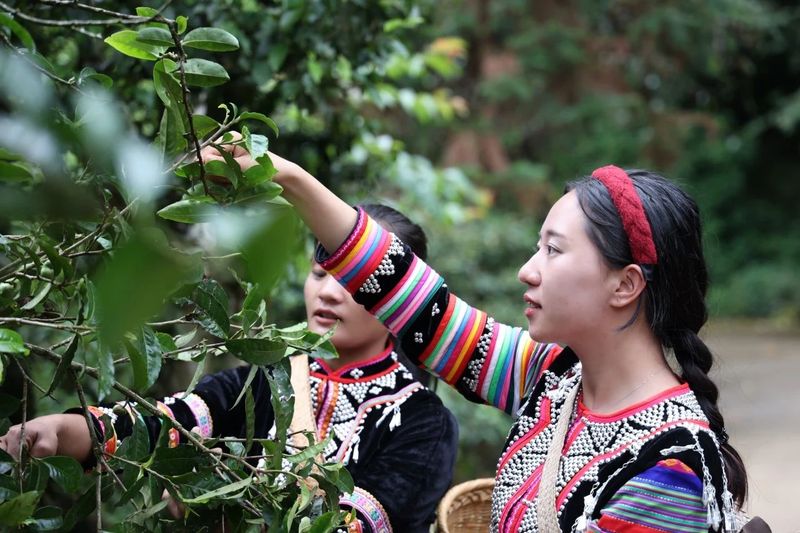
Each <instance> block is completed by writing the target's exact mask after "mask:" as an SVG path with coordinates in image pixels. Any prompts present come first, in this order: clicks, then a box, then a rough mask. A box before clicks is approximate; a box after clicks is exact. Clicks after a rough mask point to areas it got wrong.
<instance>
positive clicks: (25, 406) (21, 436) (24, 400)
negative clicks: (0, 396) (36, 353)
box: [14, 358, 28, 492]
mask: <svg viewBox="0 0 800 533" xmlns="http://www.w3.org/2000/svg"><path fill="white" fill-rule="evenodd" d="M14 362H15V363H17V366H18V367H19V369H20V370H22V364H21V363H20V362H19V360H18V359H17V358H14ZM23 375H24V372H23ZM27 421H28V380H27V379H23V380H22V423H21V424H20V428H19V443H20V446H19V491H20V492H23V490H22V473H23V471H24V470H25V464H24V463H23V462H22V458H23V456H25V455H27V454H26V453H24V452H25V451H26V448H27V446H26V444H25V423H26V422H27Z"/></svg>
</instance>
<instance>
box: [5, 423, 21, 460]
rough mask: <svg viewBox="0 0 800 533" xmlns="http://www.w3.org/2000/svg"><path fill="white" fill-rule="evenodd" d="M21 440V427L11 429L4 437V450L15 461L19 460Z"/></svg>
mask: <svg viewBox="0 0 800 533" xmlns="http://www.w3.org/2000/svg"><path fill="white" fill-rule="evenodd" d="M19 438H20V431H19V426H12V427H11V428H9V430H8V433H6V434H5V435H4V436H3V446H2V448H3V450H5V452H6V453H7V454H8V455H10V456H11V457H13V458H14V459H19Z"/></svg>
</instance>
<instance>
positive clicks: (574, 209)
mask: <svg viewBox="0 0 800 533" xmlns="http://www.w3.org/2000/svg"><path fill="white" fill-rule="evenodd" d="M585 221H586V215H584V214H583V210H582V209H581V206H580V203H579V202H578V197H577V195H576V194H575V192H574V191H570V192H568V193H567V194H565V195H564V196H562V197H561V198H559V199H558V201H557V202H556V203H555V204H553V207H551V208H550V211H549V212H548V213H547V217H546V218H545V220H544V223H543V224H542V229H541V235H542V236H549V235H554V234H557V235H559V236H562V237H569V236H571V235H573V234H574V233H576V232H577V231H579V230H582V229H583V227H584V222H585Z"/></svg>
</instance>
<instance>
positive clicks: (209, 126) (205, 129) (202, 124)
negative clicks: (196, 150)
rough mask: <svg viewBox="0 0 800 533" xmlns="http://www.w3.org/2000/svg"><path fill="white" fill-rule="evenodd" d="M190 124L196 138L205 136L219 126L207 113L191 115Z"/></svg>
mask: <svg viewBox="0 0 800 533" xmlns="http://www.w3.org/2000/svg"><path fill="white" fill-rule="evenodd" d="M192 124H193V125H194V132H195V133H196V134H197V137H198V138H200V137H205V136H206V135H208V134H209V133H211V132H212V131H216V130H217V128H219V126H220V124H219V122H217V121H216V120H214V119H213V118H211V117H209V116H207V115H192Z"/></svg>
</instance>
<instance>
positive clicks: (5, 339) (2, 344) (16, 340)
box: [0, 328, 30, 355]
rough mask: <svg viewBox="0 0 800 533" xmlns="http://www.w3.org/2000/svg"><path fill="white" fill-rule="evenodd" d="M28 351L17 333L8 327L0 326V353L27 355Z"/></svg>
mask: <svg viewBox="0 0 800 533" xmlns="http://www.w3.org/2000/svg"><path fill="white" fill-rule="evenodd" d="M29 351H30V350H28V349H27V348H26V347H25V341H23V340H22V336H21V335H20V334H19V333H17V332H16V331H13V330H10V329H3V328H0V353H11V354H15V353H21V354H22V355H28V353H29Z"/></svg>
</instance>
